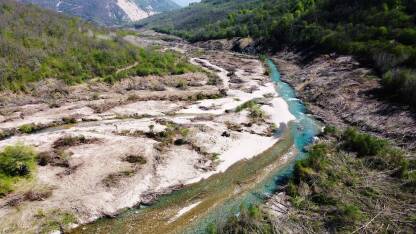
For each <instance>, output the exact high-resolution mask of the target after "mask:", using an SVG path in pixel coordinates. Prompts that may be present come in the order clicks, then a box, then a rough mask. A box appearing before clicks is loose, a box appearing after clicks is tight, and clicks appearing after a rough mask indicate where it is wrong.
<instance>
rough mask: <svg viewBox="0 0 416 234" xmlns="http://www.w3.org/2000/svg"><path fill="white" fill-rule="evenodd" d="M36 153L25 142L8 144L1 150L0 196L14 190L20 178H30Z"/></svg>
mask: <svg viewBox="0 0 416 234" xmlns="http://www.w3.org/2000/svg"><path fill="white" fill-rule="evenodd" d="M36 155H37V153H36V152H35V151H34V149H33V148H31V147H29V146H25V145H23V144H17V145H13V146H6V147H5V148H4V149H3V150H2V151H1V152H0V197H2V196H5V195H6V194H8V193H10V192H12V191H13V187H14V186H15V185H16V183H18V182H19V180H23V179H28V178H30V176H31V174H32V173H33V171H34V170H35V168H36V164H35V157H36Z"/></svg>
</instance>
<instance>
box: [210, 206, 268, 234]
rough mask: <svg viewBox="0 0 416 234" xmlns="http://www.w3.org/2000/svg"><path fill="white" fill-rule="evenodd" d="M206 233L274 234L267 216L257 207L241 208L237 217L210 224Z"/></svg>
mask: <svg viewBox="0 0 416 234" xmlns="http://www.w3.org/2000/svg"><path fill="white" fill-rule="evenodd" d="M206 232H207V233H210V234H217V233H264V234H267V233H274V232H273V226H272V224H271V222H270V220H269V218H268V217H267V215H266V214H265V213H264V212H263V211H262V210H261V209H260V207H258V206H254V205H250V206H248V207H247V206H243V205H242V206H241V207H240V212H239V214H238V215H233V216H231V217H229V218H228V219H227V220H226V222H224V223H217V224H214V223H212V224H210V225H208V228H207V231H206Z"/></svg>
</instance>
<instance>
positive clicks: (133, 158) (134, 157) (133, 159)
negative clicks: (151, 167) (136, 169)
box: [124, 155, 147, 165]
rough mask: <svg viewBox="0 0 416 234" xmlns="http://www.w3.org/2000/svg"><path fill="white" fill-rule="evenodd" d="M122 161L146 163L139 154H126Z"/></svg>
mask: <svg viewBox="0 0 416 234" xmlns="http://www.w3.org/2000/svg"><path fill="white" fill-rule="evenodd" d="M124 161H126V162H129V163H134V164H142V165H143V164H146V163H147V161H146V159H145V158H144V157H143V156H141V155H128V156H127V157H125V158H124Z"/></svg>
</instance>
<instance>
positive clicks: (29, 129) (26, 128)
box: [18, 123, 37, 134]
mask: <svg viewBox="0 0 416 234" xmlns="http://www.w3.org/2000/svg"><path fill="white" fill-rule="evenodd" d="M18 129H19V131H20V132H21V133H26V134H30V133H33V132H35V131H36V130H37V126H36V125H35V124H33V123H31V124H23V125H21V126H20V127H18Z"/></svg>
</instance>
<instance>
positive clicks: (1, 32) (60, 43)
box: [0, 0, 188, 91]
mask: <svg viewBox="0 0 416 234" xmlns="http://www.w3.org/2000/svg"><path fill="white" fill-rule="evenodd" d="M117 33H119V32H117V31H114V32H111V31H108V30H106V29H103V28H98V27H96V26H94V25H91V24H89V23H86V22H84V21H82V20H79V19H75V18H70V17H63V16H61V15H59V14H57V13H53V12H50V11H47V10H42V9H40V8H38V7H34V6H29V5H22V4H19V3H16V2H14V1H12V0H1V1H0V48H1V49H0V77H1V79H0V89H2V90H4V89H10V90H14V91H18V90H27V88H28V84H29V83H31V82H34V81H39V80H42V79H45V78H57V79H61V80H64V81H65V82H66V83H68V84H74V83H79V82H82V81H84V80H88V79H92V78H97V77H99V78H102V79H106V80H114V79H115V78H117V79H118V78H121V77H123V76H127V72H123V73H117V77H115V76H116V71H117V70H118V69H120V68H123V67H126V66H129V65H131V64H134V63H135V62H138V61H140V64H139V65H137V66H134V67H132V68H131V69H130V70H129V71H128V72H129V74H131V75H132V74H136V73H137V74H139V75H147V74H171V73H181V72H183V71H186V69H187V66H188V65H187V64H186V63H185V62H183V61H182V60H180V59H179V60H178V58H176V57H175V55H173V54H171V53H166V54H161V53H159V52H154V51H151V50H144V49H139V48H137V47H134V46H132V45H129V43H126V42H125V41H123V39H122V38H121V36H118V35H117ZM174 60H176V61H178V62H176V63H174V62H173V61H174ZM177 69H179V70H181V71H179V70H177Z"/></svg>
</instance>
